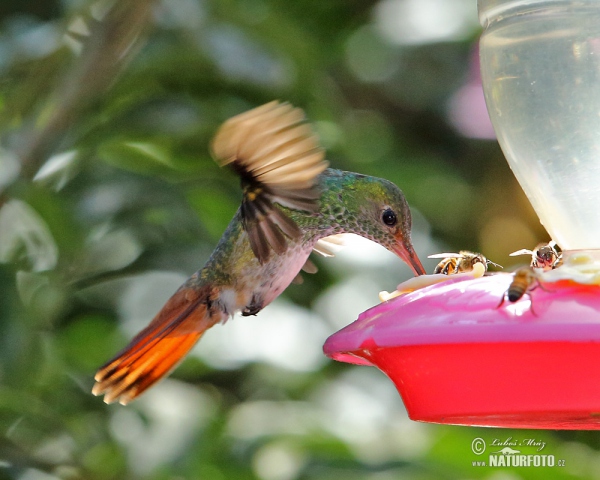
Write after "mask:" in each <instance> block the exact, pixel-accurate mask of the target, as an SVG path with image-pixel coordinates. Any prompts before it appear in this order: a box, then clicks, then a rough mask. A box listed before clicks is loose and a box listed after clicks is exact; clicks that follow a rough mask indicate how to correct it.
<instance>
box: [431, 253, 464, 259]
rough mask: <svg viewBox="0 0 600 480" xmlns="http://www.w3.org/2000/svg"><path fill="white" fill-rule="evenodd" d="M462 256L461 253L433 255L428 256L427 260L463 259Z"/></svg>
mask: <svg viewBox="0 0 600 480" xmlns="http://www.w3.org/2000/svg"><path fill="white" fill-rule="evenodd" d="M463 257H464V255H463V254H462V253H435V254H433V255H428V256H427V258H463Z"/></svg>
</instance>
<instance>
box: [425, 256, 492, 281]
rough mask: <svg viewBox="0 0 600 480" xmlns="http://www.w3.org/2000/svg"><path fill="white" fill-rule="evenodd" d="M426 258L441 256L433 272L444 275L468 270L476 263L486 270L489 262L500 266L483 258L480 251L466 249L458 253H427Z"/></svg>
mask: <svg viewBox="0 0 600 480" xmlns="http://www.w3.org/2000/svg"><path fill="white" fill-rule="evenodd" d="M427 258H443V260H442V261H441V262H440V263H438V264H437V265H436V267H435V269H434V270H433V273H443V274H444V275H454V274H456V273H465V272H470V271H472V270H473V267H474V266H475V264H477V263H481V264H482V265H483V267H484V271H487V266H488V265H489V264H490V263H491V264H492V265H495V266H496V267H500V268H502V267H501V266H500V265H498V264H497V263H494V262H492V261H490V260H488V259H487V258H485V257H484V256H483V255H482V254H481V253H476V252H469V251H468V250H461V251H460V252H459V253H436V254H435V255H429V256H428V257H427Z"/></svg>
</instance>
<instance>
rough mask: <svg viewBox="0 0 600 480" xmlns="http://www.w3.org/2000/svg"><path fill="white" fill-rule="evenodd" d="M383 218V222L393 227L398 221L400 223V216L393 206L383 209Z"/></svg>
mask: <svg viewBox="0 0 600 480" xmlns="http://www.w3.org/2000/svg"><path fill="white" fill-rule="evenodd" d="M381 220H383V223H385V224H386V225H387V226H388V227H393V226H394V225H396V223H398V217H397V216H396V214H395V213H394V211H393V210H392V209H391V208H388V209H387V210H384V211H383V213H382V214H381Z"/></svg>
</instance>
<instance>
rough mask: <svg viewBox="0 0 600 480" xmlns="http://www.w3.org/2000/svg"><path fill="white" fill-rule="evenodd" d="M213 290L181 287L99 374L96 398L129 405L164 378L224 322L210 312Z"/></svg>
mask: <svg viewBox="0 0 600 480" xmlns="http://www.w3.org/2000/svg"><path fill="white" fill-rule="evenodd" d="M213 299H214V292H213V289H212V288H210V287H208V286H204V287H201V288H190V287H187V286H183V287H181V288H180V289H179V290H178V291H177V292H176V293H175V294H174V295H173V296H172V297H171V298H170V299H169V300H168V301H167V303H166V304H165V306H164V307H163V308H162V309H161V311H160V312H158V314H157V315H156V317H154V319H153V320H152V322H150V324H149V325H148V326H147V327H146V328H145V329H144V330H142V331H141V332H140V333H139V334H137V335H136V336H135V338H134V339H133V340H132V341H131V342H130V343H129V345H128V346H127V347H125V349H124V350H123V351H122V352H120V353H119V354H118V355H117V356H116V357H115V358H113V359H112V360H110V361H109V362H108V363H106V364H105V365H104V366H103V367H101V368H100V369H99V370H98V372H97V373H96V376H95V380H96V384H95V385H94V388H93V389H92V393H93V394H94V395H102V394H104V401H105V402H106V403H112V402H114V401H117V400H118V401H119V403H121V404H122V405H126V404H127V403H129V402H130V401H131V400H133V399H134V398H136V397H138V396H139V395H141V394H142V393H143V392H144V391H145V390H147V389H148V388H150V387H151V386H152V385H154V384H155V383H156V382H158V381H159V380H160V379H162V378H163V377H165V376H166V375H167V374H168V373H169V372H170V371H171V370H172V369H173V368H175V366H177V364H178V363H179V362H180V361H181V360H182V359H183V357H184V356H185V355H186V354H187V353H188V352H189V351H190V349H191V348H192V347H193V346H194V345H195V343H196V342H197V341H198V340H199V339H200V337H201V336H202V334H203V333H204V332H205V331H206V330H207V329H208V328H210V327H212V326H213V325H214V324H215V323H217V322H219V321H221V320H222V319H223V314H222V313H221V312H220V311H214V310H213V309H211V304H212V300H213Z"/></svg>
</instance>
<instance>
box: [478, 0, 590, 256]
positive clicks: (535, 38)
mask: <svg viewBox="0 0 600 480" xmlns="http://www.w3.org/2000/svg"><path fill="white" fill-rule="evenodd" d="M478 9H479V18H480V22H481V25H482V26H483V28H484V32H483V35H482V37H481V41H480V57H481V73H482V81H483V87H484V91H485V97H486V102H487V107H488V111H489V113H490V117H491V119H492V123H493V125H494V129H495V131H496V134H497V136H498V141H499V143H500V146H501V147H502V150H503V151H504V154H505V156H506V158H507V160H508V163H509V165H510V167H511V168H512V170H513V172H514V174H515V176H516V177H517V180H518V181H519V183H520V184H521V186H522V187H523V190H524V191H525V193H526V194H527V196H528V198H529V200H530V201H531V203H532V205H533V208H534V209H535V211H536V212H537V214H538V216H539V218H540V220H541V222H542V224H543V225H544V226H545V227H546V229H547V230H548V232H549V233H550V235H551V236H552V238H553V239H554V240H555V241H556V242H557V243H558V244H559V245H560V246H561V247H562V248H563V250H578V249H600V1H599V0H478Z"/></svg>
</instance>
